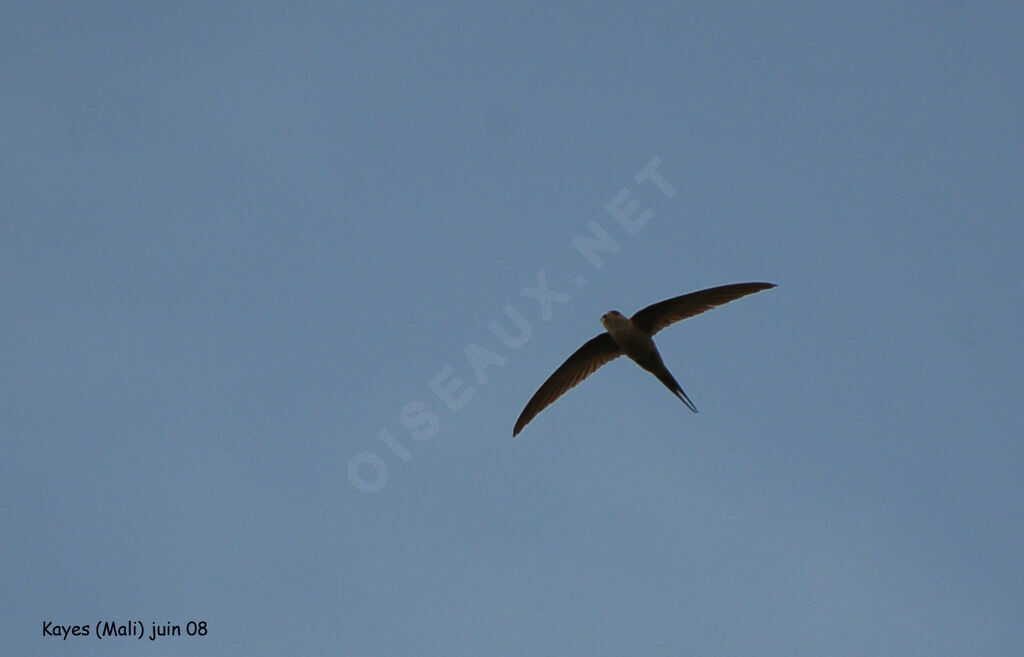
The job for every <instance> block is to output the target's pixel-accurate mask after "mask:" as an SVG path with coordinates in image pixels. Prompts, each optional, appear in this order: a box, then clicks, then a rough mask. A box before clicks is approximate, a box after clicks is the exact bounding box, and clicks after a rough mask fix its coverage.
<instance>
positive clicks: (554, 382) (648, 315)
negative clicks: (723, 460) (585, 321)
mask: <svg viewBox="0 0 1024 657" xmlns="http://www.w3.org/2000/svg"><path fill="white" fill-rule="evenodd" d="M773 287H775V284H774V283H733V284H732V285H720V286H718V287H712V288H708V289H706V290H701V291H699V292H691V293H690V294H684V295H683V296H681V297H673V298H671V299H666V300H664V301H659V302H658V303H655V304H652V305H650V306H647V307H646V308H644V309H643V310H640V311H637V313H636V314H634V315H633V316H632V317H626V316H625V315H623V314H622V313H620V312H619V311H617V310H609V311H608V312H606V313H605V314H603V315H601V324H602V325H603V326H604V328H605V332H604V333H602V334H600V335H597V336H595V337H593V338H591V339H590V340H588V341H587V343H586V344H584V345H583V346H582V347H580V348H579V349H577V350H576V353H574V354H573V355H572V356H569V358H567V359H566V361H565V362H564V363H562V365H561V366H560V367H559V368H558V369H557V370H555V372H554V374H552V375H551V376H549V377H548V380H547V381H545V382H544V384H543V385H541V387H540V388H539V389H538V390H537V392H535V393H534V394H533V397H531V398H530V401H528V402H526V408H524V409H523V412H522V413H520V415H519V419H518V420H516V426H515V428H514V429H512V435H513V436H515V435H516V434H518V433H519V432H520V431H522V430H523V427H525V426H526V425H527V423H529V421H530V420H532V419H533V418H534V417H536V415H537V414H538V413H540V412H541V411H543V410H544V409H545V408H547V407H548V405H550V404H551V403H552V402H554V401H555V400H556V399H558V398H559V397H561V396H562V395H563V394H564V393H565V392H566V391H567V390H569V389H570V388H572V387H574V386H575V385H576V384H578V383H579V382H580V381H582V380H583V379H585V378H587V377H588V376H590V375H591V374H593V373H594V372H596V371H597V368H599V367H601V366H602V365H604V364H605V363H607V362H609V361H612V360H615V359H616V358H618V357H619V356H622V355H623V354H625V355H626V356H629V357H630V358H631V359H632V360H633V361H634V362H635V363H636V364H637V365H639V366H640V367H642V368H644V369H645V370H647V371H648V372H650V373H651V374H653V375H654V376H656V377H658V380H659V381H661V382H662V383H664V384H665V387H666V388H668V389H669V390H671V391H672V394H674V395H675V396H676V397H679V399H681V400H682V402H683V403H684V404H686V406H687V408H689V409H690V410H691V411H693V412H694V413H696V412H697V407H696V406H694V405H693V402H692V401H690V398H689V397H687V396H686V393H685V392H683V389H682V387H681V386H680V385H679V383H678V382H677V381H676V380H675V377H673V376H672V373H671V372H669V371H668V368H667V367H665V363H664V362H662V360H661V354H659V353H658V348H657V347H656V346H654V340H652V339H651V338H652V336H654V334H655V333H657V332H658V331H660V330H661V329H663V328H665V327H666V326H668V325H669V324H674V323H675V322H678V321H680V320H684V319H686V318H687V317H693V316H694V315H699V314H701V313H702V312H704V311H705V310H711V309H712V308H714V307H716V306H721V305H723V304H726V303H729V302H730V301H733V300H735V299H739V298H740V297H745V296H747V295H748V294H753V293H754V292H760V291H761V290H767V289H769V288H773Z"/></svg>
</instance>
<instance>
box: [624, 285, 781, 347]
mask: <svg viewBox="0 0 1024 657" xmlns="http://www.w3.org/2000/svg"><path fill="white" fill-rule="evenodd" d="M773 287H775V283H733V284H731V285H719V286H718V287H710V288H708V289H706V290H701V291H700V292H691V293H689V294H684V295H683V296H681V297H672V298H671V299H665V300H664V301H659V302H658V303H654V304H651V305H650V306H647V307H646V308H644V309H643V310H638V311H637V312H636V314H634V315H633V316H632V317H631V318H630V319H632V320H633V323H634V324H635V325H636V326H637V327H638V328H640V329H642V330H644V331H647V332H648V333H649V334H651V335H654V334H655V333H657V332H658V331H660V330H661V329H663V328H665V327H666V326H668V325H669V324H674V323H675V322H678V321H680V320H683V319H686V318H687V317H693V316H694V315H699V314H701V313H702V312H704V311H705V310H711V309H712V308H714V307H716V306H721V305H722V304H726V303H729V302H730V301H734V300H736V299H739V298H740V297H745V296H747V295H748V294H753V293H754V292H760V291H761V290H767V289H769V288H773Z"/></svg>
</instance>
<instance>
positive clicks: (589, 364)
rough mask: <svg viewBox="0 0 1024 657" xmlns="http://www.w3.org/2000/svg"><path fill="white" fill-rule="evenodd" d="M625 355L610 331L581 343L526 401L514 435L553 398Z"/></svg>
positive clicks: (513, 431) (553, 399) (513, 432)
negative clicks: (609, 362)
mask: <svg viewBox="0 0 1024 657" xmlns="http://www.w3.org/2000/svg"><path fill="white" fill-rule="evenodd" d="M621 355H622V350H620V349H619V345H617V344H615V340H613V339H612V336H610V335H609V334H607V333H602V334H601V335H598V336H596V337H593V338H591V339H590V340H588V341H587V342H586V343H585V344H584V345H583V346H582V347H580V348H579V349H577V350H576V351H575V353H573V355H572V356H569V358H567V359H566V360H565V362H564V363H562V364H561V365H560V366H559V367H558V369H557V370H555V372H554V374H552V375H551V376H549V377H548V380H547V381H545V382H544V384H543V385H541V387H540V388H538V389H537V392H535V393H533V397H530V401H528V402H526V408H524V409H523V412H522V413H520V414H519V419H518V420H516V426H515V428H514V429H512V436H513V437H514V436H515V435H516V434H517V433H519V432H520V431H522V430H523V427H525V426H526V424H527V423H528V422H529V421H530V420H532V419H533V418H534V417H535V416H536V415H537V413H540V412H541V411H543V410H544V409H545V408H547V407H548V406H549V405H550V404H551V403H552V402H553V401H555V400H556V399H558V398H559V397H561V396H562V394H563V393H565V391H567V390H569V389H570V388H572V387H573V386H575V385H576V384H578V383H579V382H580V381H582V380H583V379H585V378H587V377H588V376H590V375H591V374H593V373H594V372H596V371H597V368H599V367H601V366H602V365H604V364H605V363H607V362H608V361H610V360H614V359H616V358H618V357H619V356H621Z"/></svg>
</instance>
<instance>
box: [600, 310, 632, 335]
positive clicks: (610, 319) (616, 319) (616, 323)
mask: <svg viewBox="0 0 1024 657" xmlns="http://www.w3.org/2000/svg"><path fill="white" fill-rule="evenodd" d="M628 324H629V318H627V317H626V316H625V315H623V314H622V313H620V312H619V311H618V310H609V311H608V312H606V313H605V314H603V315H601V326H603V327H604V329H605V330H606V331H608V332H609V333H611V332H612V330H613V329H614V328H617V327H620V326H623V325H628Z"/></svg>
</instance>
